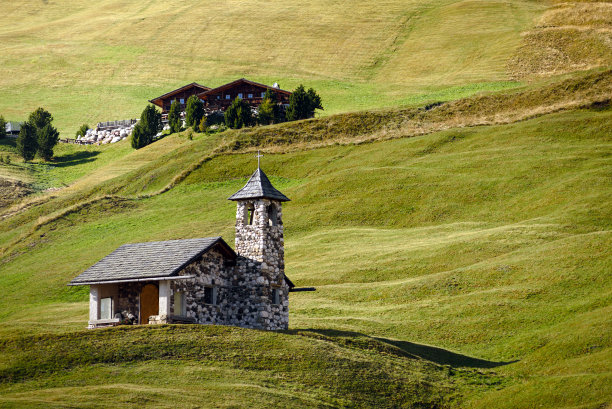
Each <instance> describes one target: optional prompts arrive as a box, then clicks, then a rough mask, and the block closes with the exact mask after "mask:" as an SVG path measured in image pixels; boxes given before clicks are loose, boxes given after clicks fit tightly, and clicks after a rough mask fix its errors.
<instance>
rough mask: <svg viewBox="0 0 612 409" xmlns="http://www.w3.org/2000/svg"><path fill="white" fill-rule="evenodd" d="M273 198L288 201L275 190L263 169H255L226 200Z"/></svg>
mask: <svg viewBox="0 0 612 409" xmlns="http://www.w3.org/2000/svg"><path fill="white" fill-rule="evenodd" d="M263 198H266V199H273V200H278V201H279V202H288V201H289V198H288V197H287V196H285V195H284V194H282V193H281V192H279V191H278V190H276V188H275V187H274V186H272V183H270V179H268V177H267V176H266V174H265V173H264V171H263V170H261V169H260V168H257V170H256V171H255V172H254V173H253V174H252V175H251V178H250V179H249V181H248V182H247V183H246V185H244V187H243V188H242V189H240V190H239V191H237V192H236V193H234V194H233V195H231V196H230V197H229V198H228V200H245V199H263Z"/></svg>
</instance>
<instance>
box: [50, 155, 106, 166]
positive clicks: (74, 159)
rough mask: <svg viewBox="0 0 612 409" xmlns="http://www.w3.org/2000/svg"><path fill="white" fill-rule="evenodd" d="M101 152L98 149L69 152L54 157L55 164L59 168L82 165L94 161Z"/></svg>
mask: <svg viewBox="0 0 612 409" xmlns="http://www.w3.org/2000/svg"><path fill="white" fill-rule="evenodd" d="M99 154H100V152H98V151H79V152H74V153H69V154H67V155H62V156H56V157H55V158H54V163H53V164H54V165H55V166H56V167H59V168H63V167H66V166H74V165H81V164H83V163H87V162H93V161H94V160H95V157H96V156H98V155H99Z"/></svg>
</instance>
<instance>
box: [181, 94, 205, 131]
mask: <svg viewBox="0 0 612 409" xmlns="http://www.w3.org/2000/svg"><path fill="white" fill-rule="evenodd" d="M202 117H204V103H203V102H202V100H201V99H200V98H198V97H196V96H195V95H192V96H190V97H189V98H188V99H187V107H186V108H185V123H186V125H187V126H192V127H193V129H194V130H197V128H198V125H199V123H200V122H201V121H202Z"/></svg>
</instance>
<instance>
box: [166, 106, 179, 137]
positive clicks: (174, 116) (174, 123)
mask: <svg viewBox="0 0 612 409" xmlns="http://www.w3.org/2000/svg"><path fill="white" fill-rule="evenodd" d="M168 125H170V132H172V133H176V132H180V131H181V106H180V105H179V103H178V101H177V100H176V99H175V100H174V101H172V105H170V111H169V112H168Z"/></svg>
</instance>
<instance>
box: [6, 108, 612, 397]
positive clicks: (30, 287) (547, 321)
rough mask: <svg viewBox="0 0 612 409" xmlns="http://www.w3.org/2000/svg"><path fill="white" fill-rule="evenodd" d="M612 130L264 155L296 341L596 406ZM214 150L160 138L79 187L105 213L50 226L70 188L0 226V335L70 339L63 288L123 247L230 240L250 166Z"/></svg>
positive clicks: (508, 393)
mask: <svg viewBox="0 0 612 409" xmlns="http://www.w3.org/2000/svg"><path fill="white" fill-rule="evenodd" d="M611 123H612V111H610V109H609V106H606V105H605V104H604V105H602V106H599V105H598V106H595V107H593V108H589V109H582V110H575V111H568V112H561V113H556V114H549V115H545V116H541V117H538V118H535V119H531V120H526V121H521V122H517V123H514V124H508V125H493V126H481V127H467V128H455V129H449V130H445V131H442V132H438V133H433V134H430V135H425V136H416V137H412V138H402V139H394V140H388V141H380V142H374V143H365V144H346V145H332V146H328V147H323V148H318V149H310V148H308V147H307V146H304V147H303V150H297V151H296V150H295V148H294V147H291V146H288V147H285V148H283V145H282V144H281V145H277V146H276V147H275V148H274V146H273V145H271V146H272V147H273V148H274V149H275V150H276V151H277V152H278V153H279V154H267V155H266V156H265V157H264V162H263V163H264V168H265V169H266V172H267V173H268V174H269V175H271V176H272V181H273V183H274V184H275V186H277V187H278V188H279V189H280V190H281V191H283V192H284V193H286V194H287V195H288V196H289V197H290V198H291V199H292V202H290V203H289V204H288V205H287V206H286V208H285V211H284V215H285V226H286V246H287V272H288V275H289V276H290V277H291V279H292V280H294V281H295V282H296V283H297V284H298V285H314V286H316V287H317V292H316V293H314V294H312V293H304V294H299V293H298V294H294V295H292V298H291V316H290V326H291V328H293V329H316V330H317V331H336V332H337V331H344V335H341V337H342V338H347V339H349V340H350V339H353V338H354V337H356V336H358V335H357V334H359V333H362V334H368V335H369V336H373V337H377V338H380V339H382V340H383V342H385V343H387V344H392V345H393V346H395V347H397V348H400V349H401V350H402V351H404V352H406V353H410V354H416V355H417V356H419V357H421V358H424V359H427V360H430V361H432V362H433V363H437V364H442V365H450V366H451V367H452V368H455V369H456V370H458V369H460V368H462V367H464V366H474V365H476V366H478V367H483V368H490V367H491V366H498V368H496V369H495V370H494V371H495V374H493V373H491V372H485V373H483V374H482V375H478V374H476V375H474V374H466V375H465V376H467V378H468V379H471V377H473V376H475V377H476V378H474V382H476V384H477V385H481V386H477V387H475V388H473V387H471V386H469V385H470V384H471V382H472V381H469V380H468V381H467V383H457V384H453V385H452V386H451V387H450V388H451V389H450V390H453V391H454V393H457V394H458V395H459V396H460V398H458V400H456V401H455V402H456V403H458V402H464V403H465V404H466V405H469V406H481V407H530V405H535V404H536V403H541V402H544V403H545V406H548V407H568V408H569V407H576V406H579V405H582V407H598V406H599V405H603V404H605V403H606V402H608V401H607V399H608V398H609V396H610V393H611V392H612V391H611V390H610V385H611V384H612V383H611V382H610V373H609V369H608V365H607V364H608V363H609V362H610V354H611V353H612V348H611V347H612V334H611V331H610V325H609V324H610V319H609V316H610V308H611V307H610V305H611V301H612V280H611V277H610V271H611V270H610V266H611V265H612V260H611V259H610V254H609V251H607V250H608V249H609V248H610V245H611V244H612V236H611V235H610V225H611V222H612V219H611V218H610V215H611V214H612V208H611V203H610V201H609V199H608V197H609V194H610V188H611V186H610V172H611V167H610V166H611V163H610V154H611V153H612V140H611V137H610V135H612V128H611V127H610V126H611V125H610V124H611ZM296 126H299V124H296ZM210 138H211V137H204V136H197V137H196V138H195V139H194V140H193V141H189V140H188V139H187V138H185V137H184V136H180V135H179V136H170V137H168V138H166V139H164V140H163V141H161V142H159V144H160V145H157V144H153V145H151V146H149V147H147V148H145V149H143V150H141V151H139V152H136V153H134V155H137V156H138V157H142V158H143V159H144V158H145V157H147V156H148V157H149V162H143V165H142V166H141V167H140V168H139V169H138V170H134V171H133V172H134V173H127V174H126V175H125V176H118V177H115V178H110V179H107V180H104V181H102V182H101V184H100V185H99V186H97V187H96V186H95V184H94V185H93V186H94V187H93V188H92V187H89V188H88V189H90V190H91V189H93V190H91V191H92V192H96V191H97V192H100V193H102V194H105V195H106V196H105V198H103V199H100V200H94V201H85V202H78V201H77V202H74V203H76V205H74V206H73V207H69V208H67V209H68V211H59V212H57V211H58V210H59V209H62V206H65V205H70V203H71V202H73V201H75V200H77V198H79V197H81V198H83V197H85V198H87V197H92V196H91V193H88V194H87V195H86V196H82V193H78V192H82V190H75V191H71V190H70V189H67V190H66V192H65V194H64V193H63V191H60V192H58V193H57V196H58V197H56V198H48V199H47V201H46V202H45V203H40V204H38V205H35V206H33V207H30V208H28V209H25V210H23V211H22V212H20V213H18V214H16V215H14V216H11V217H8V218H6V219H5V220H4V221H2V222H0V234H1V235H2V238H3V239H2V240H3V243H5V246H6V243H11V241H12V240H13V239H14V238H16V236H15V235H18V234H20V232H26V233H28V234H26V235H25V236H23V237H22V238H21V239H19V240H18V241H12V242H13V244H10V245H8V246H6V247H4V250H5V252H4V256H3V259H2V271H3V274H2V275H1V276H0V288H2V290H3V294H4V296H3V297H2V300H0V306H1V308H0V311H2V312H1V313H0V320H1V321H2V327H0V337H2V338H3V339H6V340H10V339H15V337H18V338H17V339H20V338H19V337H21V336H23V335H18V334H32V335H36V334H41V333H49V332H58V333H65V332H66V331H74V330H78V329H80V328H82V326H83V324H84V320H85V318H86V309H87V303H86V299H87V294H86V291H85V289H73V288H67V287H66V286H65V284H66V282H68V281H69V280H70V279H71V278H72V277H74V276H76V275H77V274H78V273H79V272H80V271H82V270H84V269H85V268H87V267H88V266H89V265H91V264H93V263H94V262H95V261H96V260H98V259H100V258H101V257H103V256H104V255H105V254H107V253H109V252H110V251H112V250H113V249H114V248H116V247H117V246H119V245H121V244H123V243H126V242H134V241H144V240H159V239H173V238H188V237H202V236H211V235H218V234H222V235H223V236H224V237H225V238H226V240H227V241H228V242H230V243H231V242H232V237H233V218H234V217H235V209H234V207H233V206H232V204H231V203H229V202H226V200H225V198H226V197H228V196H229V195H230V194H231V193H232V192H234V191H236V190H237V189H239V188H240V187H241V186H242V184H243V183H244V177H245V175H248V174H249V173H250V172H251V171H252V169H253V166H254V158H253V157H252V154H251V153H249V152H247V153H240V151H239V150H238V151H230V152H227V153H230V154H227V153H225V154H224V153H221V154H216V155H211V149H213V147H214V146H219V145H218V144H219V142H223V141H214V140H211V139H210ZM212 138H214V137H212ZM315 142H316V141H315ZM156 145H157V146H156ZM221 146H222V145H221ZM83 149H86V148H83ZM114 149H117V148H114ZM163 150H165V151H166V152H167V153H166V154H164V155H159V153H160V152H161V151H163ZM283 150H284V152H285V153H283ZM231 152H236V153H233V154H231ZM130 155H132V154H130ZM115 160H116V161H118V162H117V163H120V162H121V161H123V160H124V159H121V158H117V159H115ZM84 165H88V164H84ZM79 166H81V165H78V164H77V165H75V167H77V168H78V167H79ZM185 169H191V171H190V173H188V174H186V176H185V177H182V178H179V179H177V182H176V183H175V184H174V185H172V187H171V188H170V189H169V190H165V189H162V190H161V191H160V188H163V187H164V186H166V185H167V183H168V182H169V181H171V180H172V179H173V178H175V176H177V175H180V174H181V173H184V171H185ZM134 175H138V177H133V176H134ZM87 177H88V176H87ZM88 183H89V185H90V186H92V185H91V184H92V183H93V181H91V180H90V181H89V182H88ZM75 186H76V185H75ZM75 189H76V188H75ZM156 192H158V193H156ZM159 192H164V193H159ZM143 193H144V195H143ZM75 195H76V196H75ZM71 197H72V199H71ZM79 200H80V199H79ZM58 204H62V205H61V206H60V207H59V208H58V207H55V208H56V209H57V210H56V212H57V213H55V214H56V216H52V217H49V215H50V214H49V213H48V211H49V210H50V209H53V208H54V206H57V205H58ZM45 209H47V210H45ZM39 216H42V217H43V219H42V222H41V219H39ZM37 223H38V224H37ZM34 226H37V227H34ZM43 266H44V267H43ZM78 336H79V337H81V336H82V335H78ZM83 336H85V337H87V336H86V335H83ZM127 336H128V339H129V337H130V335H127ZM45 338H47V336H44V337H43V338H42V339H45ZM85 339H87V338H85ZM11 342H13V341H9V342H8V344H6V345H8V346H7V348H9V349H8V350H9V351H13V349H11V348H13V347H11V346H10V345H12V344H11ZM19 342H26V343H28V342H31V341H28V340H27V339H24V341H19ZM41 342H42V341H41ZM49 342H51V344H50V345H53V342H54V341H49ZM427 345H436V347H435V348H434V347H429V346H427ZM51 347H52V346H51ZM53 348H55V347H53ZM440 348H443V349H440ZM69 350H70V349H69ZM450 351H455V352H450ZM24 353H25V354H26V356H28V355H27V354H29V353H30V352H28V351H27V350H26V351H25V352H24ZM295 353H296V354H297V355H298V356H299V352H295ZM467 356H471V357H474V358H479V359H481V360H482V362H483V363H481V364H471V363H470V362H481V361H473V359H474V358H467ZM28 359H29V358H24V360H25V361H27V360H28ZM190 359H191V358H189V357H182V355H181V357H180V359H179V360H178V361H177V364H176V365H178V367H177V368H175V369H172V370H171V372H164V373H168V374H172V375H171V376H175V374H176V372H175V371H176V370H179V369H178V368H186V367H185V365H188V364H187V362H186V361H185V360H187V361H189V360H190ZM234 359H238V358H234ZM25 361H24V362H25ZM230 361H231V360H230ZM487 362H488V363H487ZM6 365H9V366H8V367H7V366H6ZM11 365H12V364H10V363H5V368H11ZM45 365H46V364H45ZM54 365H55V364H54ZM59 365H62V364H59ZM113 365H114V364H113ZM139 365H140V364H138V365H137V366H136V367H134V368H133V369H129V368H123V369H121V368H119V369H116V370H117V371H119V372H118V373H119V374H122V375H120V376H127V377H130V379H131V380H130V382H129V384H130V385H131V386H130V387H129V388H127V389H119V392H118V393H120V395H122V396H126V397H128V396H131V395H130V394H133V393H134V392H133V391H134V388H139V386H137V385H140V382H141V381H139V380H137V379H136V378H134V377H133V375H129V374H132V373H138V371H139V370H140V369H138V368H141V367H140V366H139ZM155 365H157V364H155ZM206 365H209V364H206ZM483 365H484V366H483ZM500 365H501V366H500ZM156 367H157V366H156ZM130 368H131V367H130ZM132 370H134V371H136V372H130V371H132ZM181 370H183V369H181ZM53 371H54V370H53ZM53 371H52V376H51V377H49V378H48V381H45V382H51V385H55V386H54V387H56V386H58V385H59V383H55V382H61V381H60V379H63V378H57V379H58V380H57V381H54V380H53V379H55V376H56V375H53V373H55V372H53ZM92 371H93V372H92ZM96 371H98V370H97V369H91V370H87V371H86V372H83V373H81V372H79V373H78V374H76V375H74V376H75V378H73V379H74V380H73V381H74V382H81V380H82V378H83V377H85V376H86V377H91V376H93V375H94V374H96V373H99V374H100V376H101V377H102V378H101V379H105V377H104V375H101V374H102V373H106V372H105V371H106V369H103V368H101V369H100V370H99V371H100V372H96ZM232 371H233V370H232ZM409 372H410V373H412V372H411V370H409ZM426 373H429V371H428V370H427V371H426ZM71 376H72V375H71ZM347 376H348V375H347ZM410 376H412V375H410ZM414 376H416V375H414ZM423 376H426V377H427V376H431V374H430V375H423ZM460 378H462V379H463V375H461V376H460ZM94 379H95V377H94ZM143 379H144V378H143ZM476 379H480V380H479V381H476ZM37 382H38V381H37ZM96 382H97V383H96ZM104 382H106V381H102V380H100V381H94V384H96V385H98V386H95V388H94V389H95V390H102V389H99V388H104V386H103V384H104ZM446 382H447V381H446V380H443V379H438V380H436V381H435V382H434V385H435V388H438V387H440V388H442V389H444V388H445V387H446V386H444V385H446ZM36 385H38V383H36V382H35V383H27V382H26V383H22V382H21V381H18V382H17V384H14V382H11V383H9V384H8V385H7V387H8V388H9V389H12V388H13V387H15V386H19V388H20V389H19V390H21V391H23V392H24V393H25V394H26V395H23V396H24V399H26V401H27V399H30V398H27V396H30V397H31V398H33V397H34V396H36V394H35V393H34V394H32V393H33V392H31V391H33V389H32V388H34V387H36ZM202 385H204V384H202ZM177 387H178V386H177ZM113 390H115V389H113ZM437 390H438V389H437ZM440 390H441V389H440ZM28 391H30V392H28ZM6 393H8V391H6ZM96 393H98V392H96ZM376 393H378V392H376ZM398 393H399V395H398V396H403V395H402V393H401V392H398ZM436 393H437V392H436ZM442 395H444V396H446V397H448V396H449V395H448V393H446V392H444V393H442ZM7 396H8V395H7ZM20 396H21V395H20ZM51 396H54V395H53V393H52V394H51ZM220 396H221V397H223V396H225V395H224V393H222V394H220ZM7 399H9V398H8V397H7ZM10 399H15V395H10ZM160 399H162V398H160ZM163 399H166V398H163ZM221 399H223V398H221ZM445 399H446V398H445ZM472 399H474V401H473V402H470V403H468V401H470V400H472ZM7 402H8V401H7ZM264 402H268V403H271V404H273V402H276V401H275V400H274V399H272V398H270V399H269V400H268V398H265V399H264ZM312 406H317V404H314V403H313V404H312Z"/></svg>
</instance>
